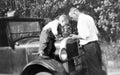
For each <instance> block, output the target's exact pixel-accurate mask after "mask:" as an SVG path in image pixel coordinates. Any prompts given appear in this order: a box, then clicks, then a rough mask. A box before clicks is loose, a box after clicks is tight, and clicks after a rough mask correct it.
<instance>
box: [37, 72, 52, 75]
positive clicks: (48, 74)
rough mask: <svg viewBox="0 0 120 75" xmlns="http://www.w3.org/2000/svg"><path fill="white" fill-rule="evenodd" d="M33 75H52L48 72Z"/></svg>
mask: <svg viewBox="0 0 120 75" xmlns="http://www.w3.org/2000/svg"><path fill="white" fill-rule="evenodd" d="M35 75H53V74H51V73H49V72H39V73H37V74H35Z"/></svg>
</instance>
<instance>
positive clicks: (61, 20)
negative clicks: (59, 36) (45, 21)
mask: <svg viewBox="0 0 120 75" xmlns="http://www.w3.org/2000/svg"><path fill="white" fill-rule="evenodd" d="M58 20H59V23H60V24H61V26H65V25H67V24H68V23H69V20H68V17H67V16H66V15H64V14H63V15H61V16H60V17H59V18H58Z"/></svg>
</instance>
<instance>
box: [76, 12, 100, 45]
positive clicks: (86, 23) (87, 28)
mask: <svg viewBox="0 0 120 75" xmlns="http://www.w3.org/2000/svg"><path fill="white" fill-rule="evenodd" d="M77 28H78V35H79V36H80V37H81V38H83V39H80V45H85V44H87V43H88V42H91V41H96V40H98V36H97V34H98V30H97V28H96V26H95V22H94V20H93V18H92V17H91V16H89V15H86V14H83V13H81V14H79V18H78V23H77Z"/></svg>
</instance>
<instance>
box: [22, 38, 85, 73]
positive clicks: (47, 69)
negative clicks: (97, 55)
mask: <svg viewBox="0 0 120 75" xmlns="http://www.w3.org/2000/svg"><path fill="white" fill-rule="evenodd" d="M54 47H55V48H53V49H55V50H51V52H50V53H51V54H50V56H44V55H39V54H38V53H33V55H36V56H38V57H37V58H36V59H35V60H33V61H31V62H30V63H29V64H27V65H26V66H25V67H24V69H23V71H22V73H21V75H80V73H82V70H83V68H84V69H87V66H86V65H83V63H82V58H81V57H82V56H84V55H85V52H84V51H83V50H82V48H81V47H80V46H79V40H78V39H72V37H70V36H68V37H65V38H60V39H57V40H56V41H55V42H54ZM86 72H87V71H86Z"/></svg>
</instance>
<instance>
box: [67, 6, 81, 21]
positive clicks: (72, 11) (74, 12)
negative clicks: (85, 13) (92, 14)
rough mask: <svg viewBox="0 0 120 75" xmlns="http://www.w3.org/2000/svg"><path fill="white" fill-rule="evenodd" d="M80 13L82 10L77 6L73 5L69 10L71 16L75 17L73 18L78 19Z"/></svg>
mask: <svg viewBox="0 0 120 75" xmlns="http://www.w3.org/2000/svg"><path fill="white" fill-rule="evenodd" d="M79 13H80V11H79V10H78V9H77V8H75V7H72V8H71V9H70V11H69V16H70V17H71V18H72V19H73V20H76V21H77V20H78V16H79Z"/></svg>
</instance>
